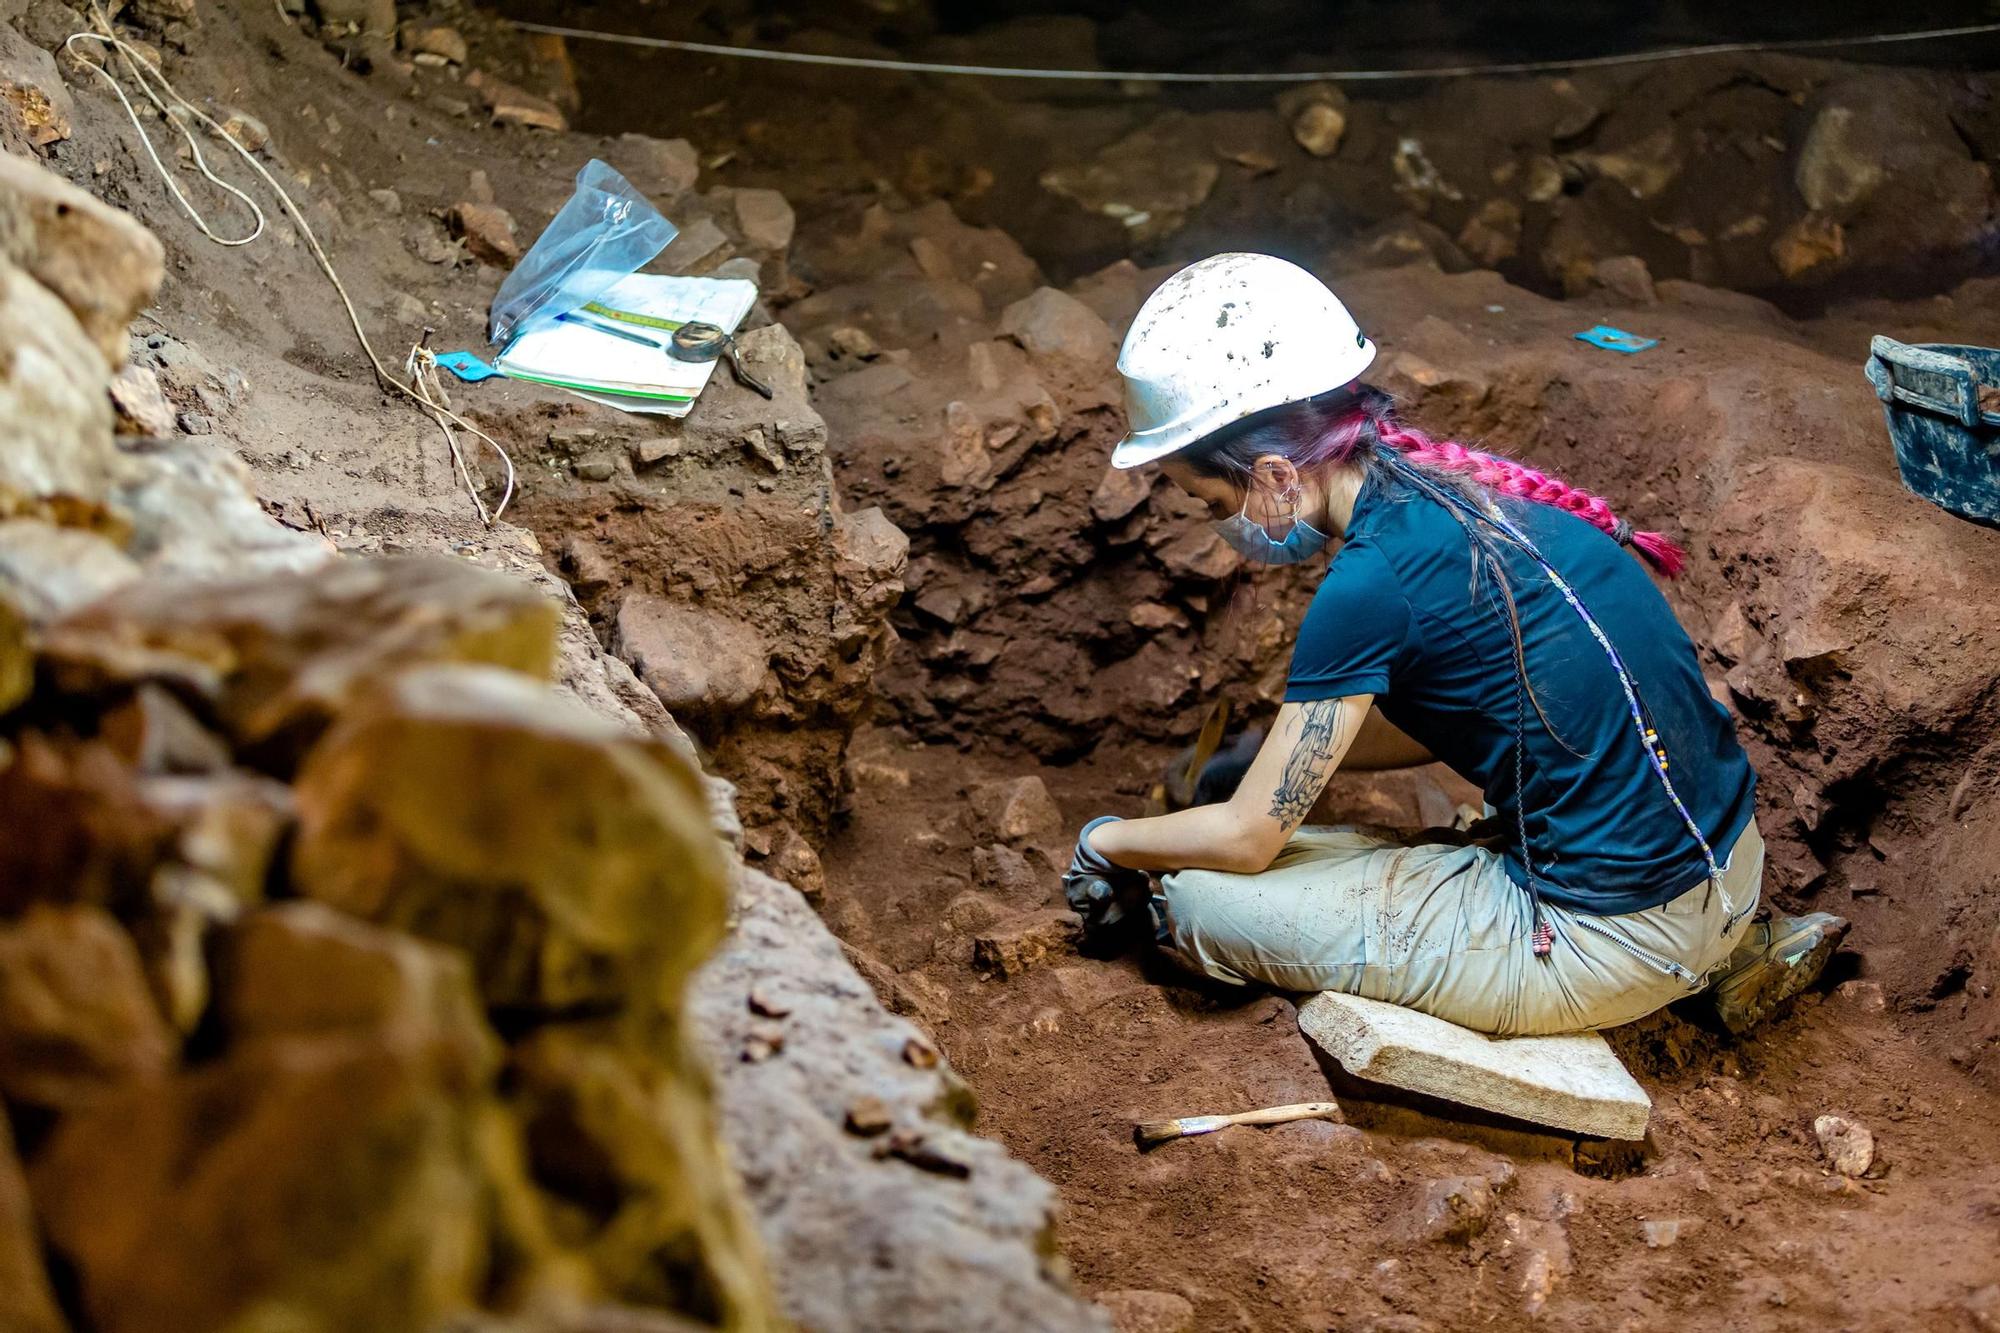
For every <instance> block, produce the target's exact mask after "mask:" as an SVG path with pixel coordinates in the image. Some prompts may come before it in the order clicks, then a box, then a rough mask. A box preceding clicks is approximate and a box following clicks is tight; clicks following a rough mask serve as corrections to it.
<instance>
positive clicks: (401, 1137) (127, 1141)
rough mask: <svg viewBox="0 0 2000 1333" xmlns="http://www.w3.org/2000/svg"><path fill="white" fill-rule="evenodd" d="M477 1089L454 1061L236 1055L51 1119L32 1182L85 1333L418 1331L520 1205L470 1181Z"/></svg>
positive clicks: (459, 1288) (477, 1144)
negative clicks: (69, 1278) (84, 1318)
mask: <svg viewBox="0 0 2000 1333" xmlns="http://www.w3.org/2000/svg"><path fill="white" fill-rule="evenodd" d="M478 1084H479V1079H478V1075H477V1071H472V1070H467V1069H465V1068H463V1066H462V1065H461V1063H460V1062H459V1061H458V1059H457V1058H456V1056H455V1055H453V1054H451V1053H432V1052H425V1053H421V1054H419V1055H415V1056H413V1055H412V1054H410V1053H408V1052H405V1051H401V1050H392V1049H386V1048H382V1047H378V1046H375V1045H373V1044H371V1043H367V1042H356V1041H352V1040H339V1039H322V1040H304V1039H290V1040H271V1041H258V1042H250V1043H247V1044H246V1045H245V1046H244V1047H243V1048H242V1049H240V1050H235V1051H232V1052H231V1053H230V1054H229V1055H228V1056H227V1057H226V1058H224V1059H222V1060H211V1061H208V1062H206V1063H204V1064H201V1065H198V1066H195V1067H193V1068H191V1069H189V1070H188V1071H186V1072H184V1073H180V1074H178V1075H175V1076H173V1077H171V1078H167V1079H161V1080H154V1081H151V1082H148V1083H144V1084H128V1085H126V1086H125V1087H124V1088H123V1089H121V1090H120V1091H119V1093H118V1095H117V1096H116V1097H114V1098H112V1099H109V1100H107V1101H105V1102H103V1103H102V1104H100V1105H98V1106H96V1107H93V1108H91V1110H90V1111H89V1112H88V1113H82V1114H72V1115H69V1116H66V1117H64V1119H63V1120H62V1122H61V1123H60V1124H59V1125H58V1126H57V1128H56V1130H55V1132H54V1134H53V1135H52V1136H51V1137H50V1139H49V1141H48V1142H47V1143H46V1144H45V1145H44V1146H43V1148H42V1150H41V1152H40V1153H39V1154H38V1155H37V1157H36V1159H35V1162H34V1168H33V1170H32V1171H31V1172H30V1175H29V1181H30V1185H31V1187H32V1189H33V1192H34V1197H35V1202H36V1205H37V1209H38V1211H39V1213H40V1215H41V1218H42V1221H43V1224H44V1226H45V1228H46V1231H47V1236H48V1242H49V1245H50V1247H51V1249H52V1250H54V1252H55V1253H56V1254H57V1255H58V1256H60V1259H61V1262H62V1263H63V1264H64V1266H65V1268H66V1269H67V1270H68V1271H69V1272H70V1273H71V1274H72V1275H73V1281H74V1290H75V1292H76V1298H77V1302H78V1305H79V1307H80V1309H81V1310H82V1311H83V1312H84V1313H85V1314H86V1315H87V1317H88V1318H89V1320H90V1327H91V1328H93V1329H96V1330H100V1331H101V1333H159V1331H160V1330H167V1329H197V1328H231V1327H234V1328H245V1327H256V1326H268V1327H282V1328H285V1329H288V1330H293V1331H294V1333H339V1330H344V1329H354V1328H382V1329H387V1328H424V1327H434V1326H437V1325H438V1324H440V1323H441V1322H442V1321H444V1320H445V1319H446V1318H447V1317H448V1316H455V1315H461V1314H462V1313H463V1312H464V1311H466V1310H470V1309H474V1308H477V1306H478V1305H479V1303H480V1300H479V1297H480V1292H481V1284H482V1283H483V1282H484V1281H485V1280H487V1279H488V1278H490V1277H494V1276H497V1273H496V1271H495V1270H494V1269H493V1268H492V1267H490V1266H489V1265H490V1263H491V1260H492V1257H493V1255H494V1253H495V1250H496V1248H498V1249H499V1250H501V1251H502V1252H503V1253H504V1251H505V1249H506V1247H507V1246H508V1245H509V1244H512V1243H517V1242H515V1240H514V1238H512V1237H507V1236H504V1235H496V1234H494V1233H495V1231H496V1230H498V1219H500V1218H504V1217H507V1216H509V1215H510V1214H511V1215H518V1211H517V1210H520V1209H522V1208H525V1207H532V1202H531V1201H529V1200H524V1199H520V1198H518V1197H511V1198H510V1197H507V1192H506V1191H505V1189H504V1188H503V1187H504V1185H505V1184H506V1180H505V1177H504V1175H503V1176H502V1179H500V1180H497V1181H489V1180H487V1179H486V1178H485V1176H484V1171H483V1167H484V1165H485V1164H484V1163H483V1162H482V1160H481V1157H482V1154H486V1153H500V1152H505V1151H506V1149H507V1144H508V1135H507V1132H506V1131H507V1126H505V1125H504V1124H496V1123H494V1122H493V1121H492V1119H491V1117H490V1112H488V1111H487V1110H486V1109H485V1107H484V1105H483V1103H484V1101H485V1099H484V1098H483V1096H482V1095H481V1094H480V1093H479V1092H478V1090H477V1089H478ZM527 1257H528V1256H526V1255H521V1254H518V1253H517V1254H516V1256H515V1258H514V1261H513V1262H515V1263H516V1264H518V1263H520V1262H521V1261H522V1260H523V1259H524V1258H527ZM501 1271H504V1269H503V1270H501Z"/></svg>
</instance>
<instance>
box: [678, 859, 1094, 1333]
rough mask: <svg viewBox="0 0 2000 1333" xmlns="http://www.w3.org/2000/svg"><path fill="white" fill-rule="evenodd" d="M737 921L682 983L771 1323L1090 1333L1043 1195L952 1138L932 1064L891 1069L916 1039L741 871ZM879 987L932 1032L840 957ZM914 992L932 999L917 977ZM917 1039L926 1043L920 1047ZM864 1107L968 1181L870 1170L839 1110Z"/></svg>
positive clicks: (796, 914)
mask: <svg viewBox="0 0 2000 1333" xmlns="http://www.w3.org/2000/svg"><path fill="white" fill-rule="evenodd" d="M734 910H735V913H736V920H735V921H734V922H733V924H732V929H731V932H730V935H729V937H728V939H727V940H725V942H724V944H723V947H722V948H721V949H720V950H719V951H718V952H717V954H716V956H715V958H714V959H712V960H711V961H710V962H709V964H708V965H707V966H706V967H705V968H704V969H703V970H702V972H701V973H700V975H699V976H698V978H697V980H696V983H695V1002H694V1008H693V1016H694V1018H695V1020H696V1023H697V1026H698V1027H699V1028H700V1030H701V1034H702V1037H703V1042H702V1044H703V1046H704V1047H705V1048H706V1049H707V1050H709V1051H710V1052H712V1053H713V1054H712V1057H711V1067H712V1068H713V1070H714V1074H715V1078H716V1080H717V1082H718V1084H719V1086H720V1099H721V1106H720V1110H721V1116H720V1123H721V1126H722V1130H723V1133H724V1134H725V1135H726V1136H727V1137H728V1140H729V1147H730V1152H731V1156H732V1157H733V1158H734V1159H735V1161H736V1162H737V1163H738V1165H739V1166H740V1167H741V1169H742V1172H743V1178H744V1180H745V1182H746V1188H747V1192H748V1193H749V1196H750V1201H751V1206H752V1208H753V1209H754V1210H755V1212H756V1213H757V1215H758V1218H759V1221H760V1229H761V1230H762V1232H763V1237H764V1247H765V1249H766V1251H767V1252H768V1253H769V1255H770V1262H771V1267H772V1269H773V1271H776V1272H782V1273H783V1274H785V1281H784V1283H783V1285H782V1291H781V1298H782V1300H783V1301H784V1305H785V1310H784V1313H785V1315H786V1317H787V1318H789V1319H790V1320H791V1321H792V1323H793V1324H795V1325H796V1326H798V1327H800V1328H810V1329H815V1330H818V1331H819V1333H879V1330H883V1329H898V1328H906V1327H908V1326H909V1325H910V1322H911V1312H912V1311H923V1312H924V1315H923V1322H924V1324H925V1325H926V1326H928V1327H935V1328H940V1329H967V1330H971V1329H983V1328H992V1327H1014V1326H1018V1327H1024V1328H1046V1329H1071V1328H1076V1329H1094V1328H1102V1327H1103V1324H1102V1320H1101V1316H1098V1315H1097V1314H1096V1313H1095V1312H1094V1311H1092V1310H1091V1309H1090V1308H1089V1307H1088V1306H1087V1305H1085V1304H1084V1303H1083V1302H1082V1301H1081V1300H1079V1299H1078V1298H1077V1296H1076V1295H1075V1294H1074V1293H1073V1292H1072V1291H1071V1290H1070V1289H1069V1287H1068V1284H1067V1283H1066V1282H1065V1281H1064V1280H1063V1278H1062V1276H1061V1268H1060V1266H1058V1265H1052V1264H1051V1263H1050V1262H1049V1260H1048V1258H1047V1256H1048V1255H1049V1254H1051V1253H1053V1251H1052V1250H1051V1249H1049V1248H1048V1247H1049V1246H1050V1245H1052V1244H1053V1242H1054V1231H1053V1228H1052V1209H1053V1207H1054V1204H1055V1193H1054V1191H1053V1189H1052V1188H1051V1187H1050V1186H1049V1184H1048V1183H1047V1182H1046V1181H1044V1180H1042V1179H1040V1178H1039V1177H1037V1176H1036V1175H1035V1174H1034V1173H1033V1172H1031V1171H1030V1170H1028V1168H1027V1167H1025V1166H1023V1165H1022V1164H1021V1163H1019V1162H1017V1161H1015V1160H1013V1159H1012V1158H1011V1157H1009V1156H1008V1155H1007V1152H1006V1150H1005V1149H1003V1148H1002V1147H1001V1146H1000V1145H999V1144H997V1143H994V1142H992V1141H990V1140H986V1139H979V1138H975V1137H973V1136H971V1135H970V1134H966V1133H963V1132H961V1129H960V1127H961V1126H962V1125H964V1124H965V1123H966V1121H965V1119H964V1117H967V1116H969V1115H970V1112H971V1109H972V1099H971V1095H970V1093H969V1092H967V1091H966V1090H965V1088H964V1085H963V1084H962V1083H961V1082H959V1081H958V1079H957V1077H956V1075H955V1074H953V1073H952V1070H951V1067H950V1065H949V1064H948V1063H944V1062H941V1061H939V1062H934V1063H931V1064H930V1065H929V1066H927V1067H926V1066H924V1065H921V1064H915V1063H911V1062H909V1061H907V1060H905V1059H903V1058H901V1055H900V1052H901V1051H902V1049H903V1048H904V1047H905V1046H906V1044H907V1043H908V1042H909V1041H910V1040H911V1039H913V1038H917V1037H918V1036H919V1034H918V1033H917V1031H916V1029H915V1028H913V1027H912V1026H911V1025H910V1024H909V1023H908V1022H905V1021H904V1020H902V1019H899V1018H895V1017H892V1016H891V1015H890V1014H889V1013H888V1012H886V1011H885V1010H884V1009H883V1007H882V1005H881V1003H879V1002H878V1001H877V999H876V994H877V990H876V989H874V988H871V986H870V985H869V983H867V982H865V981H864V980H863V979H862V978H861V977H860V976H857V975H856V973H855V970H854V966H853V965H851V964H850V963H849V962H848V961H846V960H845V959H844V958H843V953H844V952H846V951H845V950H843V949H842V947H841V945H840V943H839V942H838V941H837V940H835V939H834V938H833V937H832V935H830V934H829V933H828V932H827V930H826V927H825V926H824V925H823V924H822V923H821V922H820V920H819V918H818V917H816V916H815V915H814V914H813V912H812V910H811V909H810V908H809V907H807V906H806V905H805V903H804V902H803V901H802V900H801V899H800V898H799V896H798V895H797V894H796V893H793V892H792V891H791V890H790V889H788V888H786V887H784V886H783V885H781V884H778V883H776V882H775V881H773V880H771V879H770V878H769V877H768V876H765V875H762V874H758V873H757V872H755V871H749V872H747V873H745V874H744V875H743V877H742V879H741V880H740V881H739V883H738V886H737V899H736V903H735V907H734ZM853 956H854V957H855V958H856V959H858V960H860V962H861V964H862V965H865V966H868V967H869V969H870V972H871V973H873V974H874V975H877V976H879V977H880V978H881V981H880V982H878V987H879V989H880V991H881V992H882V993H884V994H886V995H889V996H891V997H893V998H895V1000H896V1002H897V1003H898V1004H902V1005H904V1006H905V1007H907V1008H909V1009H910V1010H911V1011H913V1012H916V1011H920V1010H921V1011H924V1012H927V1013H928V1014H929V1015H930V1017H929V1020H928V1021H932V1022H936V1021H940V1020H942V1019H944V1018H947V1017H948V1015H949V1008H948V1005H946V1004H945V1003H944V1002H943V1001H944V996H943V995H942V994H940V995H939V996H938V997H937V1003H936V1004H934V1005H933V1004H930V1003H927V1002H924V1001H919V1000H918V999H917V998H916V997H915V996H914V995H908V994H905V995H898V994H897V988H896V986H895V985H893V984H887V983H891V982H893V981H894V977H895V974H894V973H892V972H889V971H888V970H887V969H886V968H882V967H881V966H880V964H878V963H874V962H873V960H869V959H867V958H866V956H865V955H861V954H858V953H857V954H854V955H853ZM906 980H907V981H909V982H910V983H912V986H913V987H917V986H922V987H923V989H924V990H926V991H929V990H933V989H935V987H934V985H929V984H926V983H925V980H924V978H923V977H922V976H921V975H920V974H916V973H912V974H910V975H909V976H908V977H907V978H906ZM770 982H779V983H781V984H782V985H783V986H784V988H785V989H784V995H785V997H786V999H787V1000H788V1001H789V1002H790V1003H791V1004H792V1012H791V1013H790V1014H789V1015H788V1016H787V1017H786V1018H785V1019H784V1024H785V1029H786V1033H787V1039H786V1042H785V1051H784V1054H783V1056H782V1057H781V1058H778V1059H774V1060H765V1061H762V1062H749V1063H746V1062H745V1061H743V1060H742V1059H741V1058H739V1055H738V1052H739V1051H740V1050H741V1047H742V1043H743V1041H744V1040H745V1039H746V1038H747V1037H748V1036H749V1035H750V1033H751V1031H752V1029H753V1028H754V1027H756V1026H757V1025H758V1024H761V1023H765V1022H768V1021H769V1020H767V1019H762V1018H759V1017H758V1016H757V1015H755V1014H753V1013H751V1012H750V1010H749V1008H748V1007H747V1006H746V1005H745V1004H744V996H745V995H746V994H748V993H749V991H750V990H751V989H752V988H753V987H755V986H758V985H760V984H768V983H770ZM926 1045H930V1043H926ZM869 1096H872V1097H878V1098H880V1099H881V1100H882V1101H883V1102H884V1103H885V1104H887V1106H888V1107H889V1108H890V1111H891V1114H892V1117H893V1119H894V1120H895V1123H896V1124H897V1125H899V1126H904V1127H908V1128H911V1129H916V1130H920V1131H921V1132H922V1133H923V1134H924V1135H925V1137H926V1139H927V1140H928V1143H929V1145H930V1146H931V1147H934V1148H937V1149H940V1150H942V1151H943V1152H945V1153H946V1154H947V1155H949V1156H950V1157H952V1158H954V1159H956V1160H958V1161H959V1162H960V1163H961V1165H966V1166H969V1167H970V1168H971V1174H970V1176H969V1177H967V1178H964V1179H960V1178H956V1177H954V1176H948V1175H940V1174H933V1173H931V1172H929V1171H925V1170H912V1169H910V1167H909V1166H907V1165H905V1164H904V1163H902V1162H900V1161H891V1162H886V1163H884V1162H876V1161H874V1160H872V1159H871V1156H870V1152H869V1149H870V1147H871V1146H872V1144H874V1143H881V1142H883V1140H882V1139H880V1138H878V1139H875V1140H872V1141H870V1142H867V1143H864V1142H859V1141H857V1140H855V1139H854V1138H853V1137H852V1136H850V1135H849V1134H848V1133H847V1132H846V1130H845V1128H844V1127H843V1124H842V1121H843V1119H844V1118H845V1116H846V1112H847V1108H848V1107H849V1106H850V1105H851V1104H853V1103H854V1102H855V1101H857V1100H858V1099H860V1098H862V1097H869Z"/></svg>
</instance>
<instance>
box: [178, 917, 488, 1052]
mask: <svg viewBox="0 0 2000 1333" xmlns="http://www.w3.org/2000/svg"><path fill="white" fill-rule="evenodd" d="M221 952H222V954H223V961H222V964H221V971H220V978H219V984H218V987H217V990H218V1016H219V1018H220V1020H221V1023H222V1027H223V1031H224V1032H225V1033H226V1034H227V1039H228V1040H229V1041H230V1042H232V1043H245V1042H260V1041H277V1040H282V1039H285V1038H293V1037H305V1038H357V1039H365V1040H368V1041H370V1042H372V1043H374V1044H376V1045H378V1046H380V1047H381V1048H383V1049H386V1050H391V1051H398V1052H407V1053H410V1054H412V1055H416V1056H434V1057H437V1058H440V1059H443V1058H446V1057H449V1059H450V1060H451V1061H454V1062H456V1065H455V1067H456V1068H458V1069H459V1070H460V1071H461V1072H462V1073H463V1074H464V1076H465V1077H467V1078H474V1079H476V1078H478V1077H482V1076H483V1075H484V1073H485V1072H487V1071H489V1070H490V1069H492V1068H493V1067H494V1065H495V1063H496V1061H497V1059H498V1056H499V1045H498V1042H497V1040H496V1039H495V1038H494V1036H493V1034H492V1032H491V1030H490V1029H488V1028H487V1026H486V1022H485V1019H484V1017H483V1015H481V1013H480V1011H479V1005H478V1001H477V997H476V995H475V994H474V991H473V985H472V969H471V967H470V965H469V964H468V963H467V961H466V959H465V957H464V956H463V955H462V954H458V953H455V952H453V951H451V950H447V949H441V948H438V947H437V946H436V945H431V944H426V943H424V942H423V941H421V940H416V939H412V938H411V937H410V936H408V935H401V934H398V933H396V932H394V931H388V930H383V929H381V928H379V927H376V926H371V925H369V924H368V923H367V922H365V921H359V920H356V919H355V918H353V917H351V916H347V915H345V914H344V913H341V912H337V911H334V910H333V909H332V908H330V907H327V906H325V905H323V904H320V903H316V902H289V903H281V904H278V905H276V906H273V907H269V908H265V909H263V910H261V911H256V912H251V913H248V914H246V915H245V916H244V917H243V918H242V919H241V920H240V921H238V922H237V923H236V924H235V925H234V926H233V927H232V928H231V929H230V930H229V931H228V933H227V937H226V941H225V944H224V946H223V949H222V951H221Z"/></svg>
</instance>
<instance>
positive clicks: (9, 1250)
mask: <svg viewBox="0 0 2000 1333" xmlns="http://www.w3.org/2000/svg"><path fill="white" fill-rule="evenodd" d="M0 1328H4V1329H6V1330H8V1333H69V1323H68V1321H67V1320H65V1319H64V1318H63V1316H62V1314H61V1312H60V1311H59V1310H58V1308H57V1306H56V1297H55V1292H54V1290H53V1289H52V1288H51V1287H50V1285H49V1274H48V1266H47V1263H46V1261H45V1258H44V1256H43V1253H42V1238H41V1235H40V1230H39V1228H38V1227H37V1226H36V1224H35V1209H34V1201H33V1200H32V1199H30V1198H29V1197H28V1182H27V1180H26V1179H24V1178H23V1176H22V1174H21V1163H20V1159H19V1158H17V1157H16V1156H15V1155H14V1135H13V1131H12V1130H11V1128H10V1127H9V1125H8V1123H7V1118H6V1117H5V1116H0Z"/></svg>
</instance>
